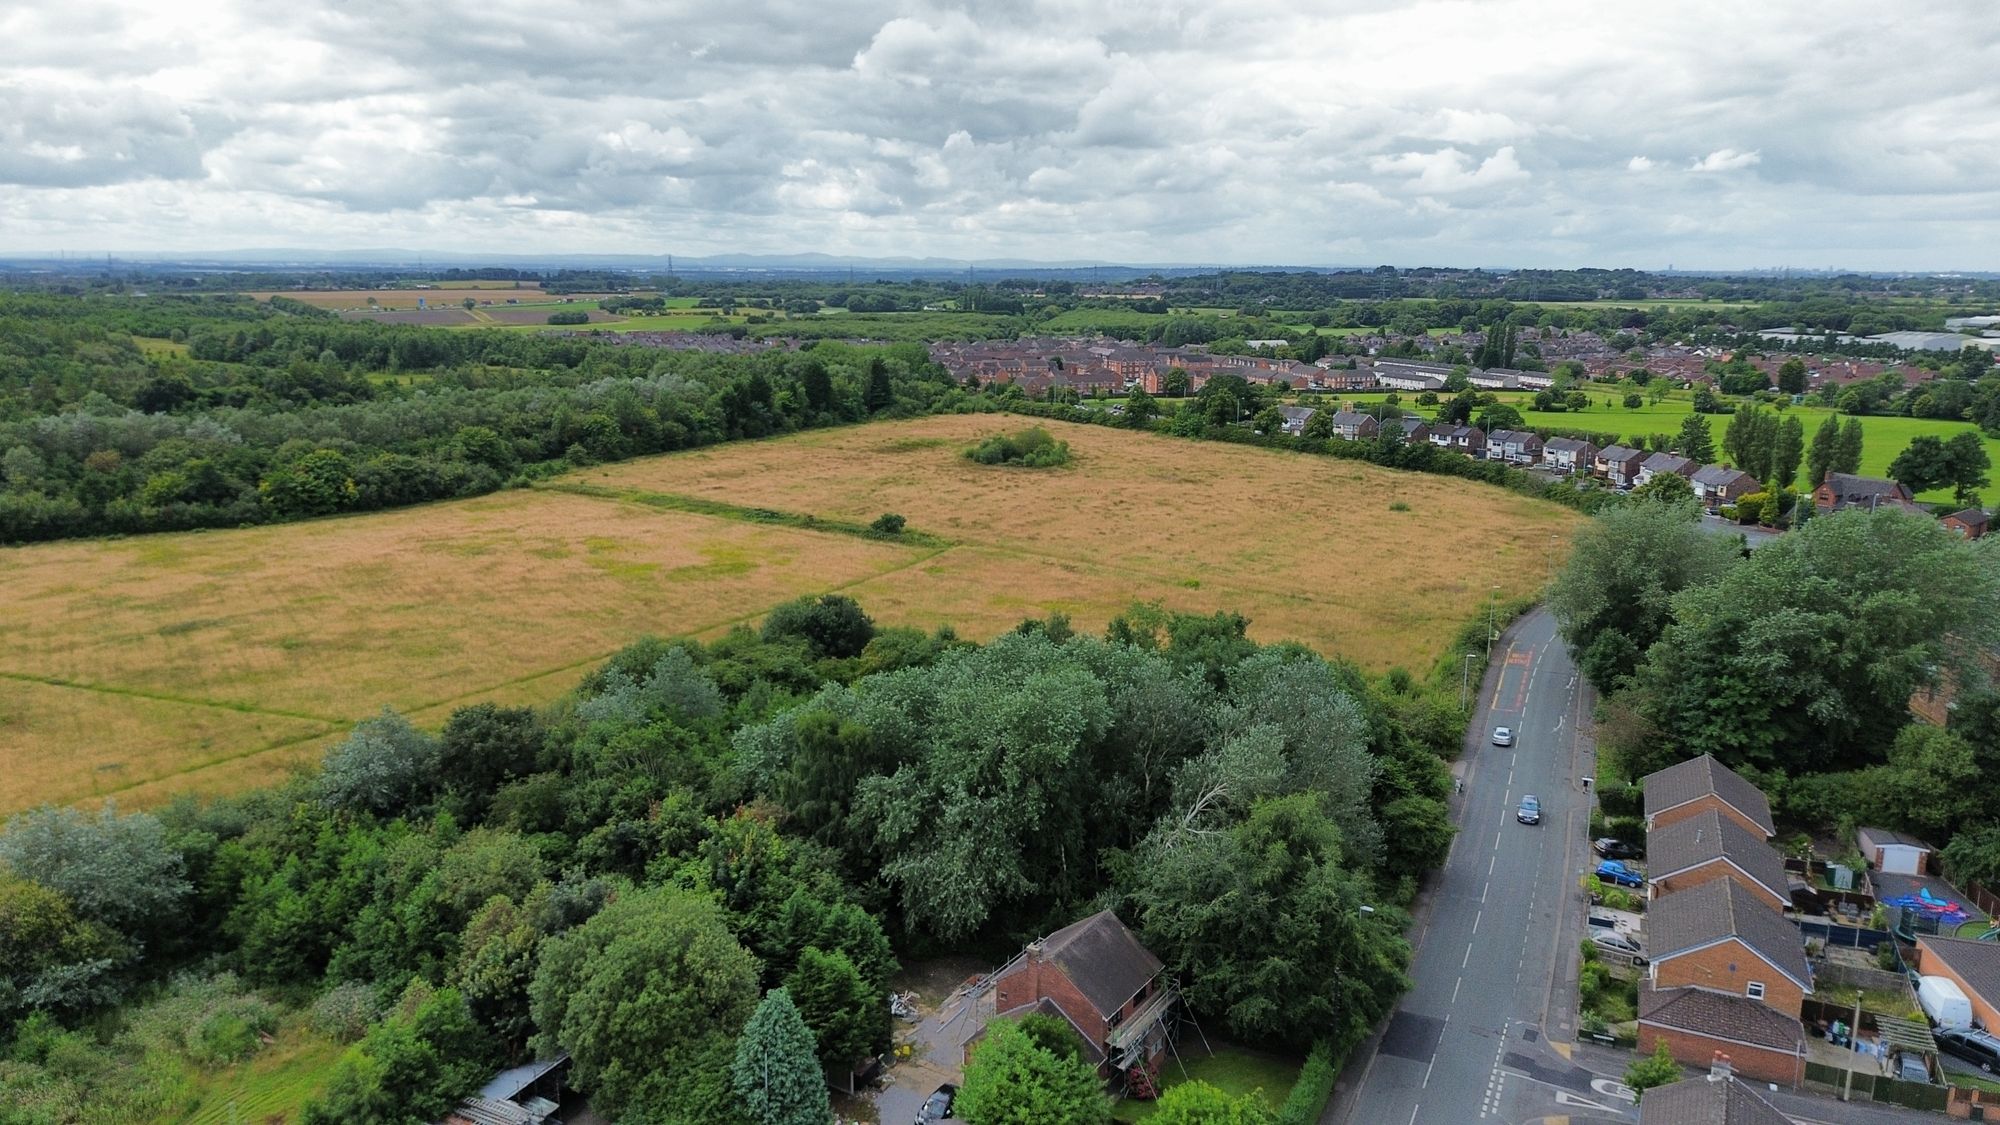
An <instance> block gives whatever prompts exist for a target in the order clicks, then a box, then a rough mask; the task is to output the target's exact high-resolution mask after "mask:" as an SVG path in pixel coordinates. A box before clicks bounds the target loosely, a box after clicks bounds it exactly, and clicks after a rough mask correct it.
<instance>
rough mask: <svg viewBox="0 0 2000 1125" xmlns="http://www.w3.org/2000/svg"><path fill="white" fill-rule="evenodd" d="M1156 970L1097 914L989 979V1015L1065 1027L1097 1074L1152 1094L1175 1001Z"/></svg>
mask: <svg viewBox="0 0 2000 1125" xmlns="http://www.w3.org/2000/svg"><path fill="white" fill-rule="evenodd" d="M1162 967H1163V966H1162V965H1161V964H1160V959H1159V958H1158V957H1155V956H1153V954H1152V953H1151V952H1150V951H1148V950H1147V949H1146V947H1145V946H1143V945H1140V944H1139V939H1138V938H1136V937H1134V936H1132V931H1131V930H1128V929H1126V928H1125V923H1123V922H1120V921H1119V920H1118V916H1117V915H1116V914H1113V913H1112V912H1111V911H1109V910H1104V911H1100V912H1098V913H1096V914H1093V915H1091V916H1090V917H1088V918H1085V919H1083V920H1081V921H1078V922H1073V923H1071V924H1069V925H1067V926H1064V927H1063V928H1062V929H1060V930H1057V931H1056V932H1055V933H1052V934H1050V935H1049V936H1047V937H1045V938H1043V939H1041V940H1040V941H1037V942H1034V943H1032V944H1030V945H1029V946H1028V948H1027V949H1025V950H1023V951H1022V952H1021V954H1020V956H1018V957H1016V958H1014V960H1012V961H1010V962H1008V964H1007V965H1006V966H1005V967H1004V968H1002V969H1001V970H1000V971H999V972H998V973H996V974H995V975H994V984H993V989H994V994H993V1011H994V1015H995V1017H997V1018H1006V1017H1009V1016H1021V1015H1026V1014H1027V1013H1029V1012H1042V1013H1045V1014H1048V1015H1053V1016H1055V1017H1057V1018H1059V1019H1062V1020H1065V1021H1067V1022H1068V1023H1069V1025H1070V1026H1071V1027H1072V1028H1074V1029H1075V1030H1076V1033H1077V1036H1078V1037H1079V1038H1081V1039H1082V1040H1083V1044H1084V1048H1085V1051H1086V1054H1087V1055H1088V1056H1089V1058H1090V1060H1091V1062H1093V1063H1095V1064H1096V1065H1097V1068H1098V1073H1099V1074H1100V1075H1101V1076H1103V1077H1105V1078H1118V1079H1120V1080H1122V1081H1123V1083H1124V1085H1125V1088H1126V1089H1128V1090H1130V1091H1131V1092H1133V1093H1134V1094H1136V1095H1138V1096H1151V1093H1152V1092H1153V1091H1154V1090H1155V1089H1156V1088H1157V1082H1158V1078H1159V1070H1160V1063H1161V1060H1162V1058H1163V1057H1164V1055H1165V1053H1166V1051H1167V1046H1168V1044H1167V1038H1168V1035H1169V1034H1170V1031H1171V1023H1170V1019H1171V1017H1172V1016H1173V1014H1174V1007H1175V1004H1176V1003H1177V1002H1178V1000H1179V994H1178V993H1176V992H1175V991H1174V989H1173V986H1172V985H1171V984H1170V983H1168V982H1167V981H1166V980H1164V979H1163V976H1162V973H1161V969H1162ZM982 1034H983V1032H982ZM977 1040H978V1037H976V1036H975V1037H974V1039H973V1040H972V1042H971V1043H968V1044H967V1046H966V1055H967V1057H968V1058H970V1056H971V1052H972V1050H973V1047H974V1044H976V1043H977Z"/></svg>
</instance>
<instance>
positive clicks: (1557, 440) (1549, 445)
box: [1542, 437, 1596, 453]
mask: <svg viewBox="0 0 2000 1125" xmlns="http://www.w3.org/2000/svg"><path fill="white" fill-rule="evenodd" d="M1542 448H1544V449H1547V450H1548V451H1549V452H1550V453H1582V452H1583V451H1584V450H1586V449H1595V448H1596V447H1595V446H1593V445H1591V444H1590V443H1589V442H1587V441H1584V440H1583V439H1582V438H1573V437H1552V438H1550V439H1549V440H1548V441H1547V442H1546V443H1544V445H1543V447H1542Z"/></svg>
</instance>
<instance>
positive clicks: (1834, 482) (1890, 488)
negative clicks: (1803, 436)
mask: <svg viewBox="0 0 2000 1125" xmlns="http://www.w3.org/2000/svg"><path fill="white" fill-rule="evenodd" d="M1825 487H1826V488H1827V489H1829V490H1830V491H1832V493H1833V506H1834V508H1835V509H1836V510H1838V509H1841V508H1845V507H1847V506H1849V505H1872V504H1879V503H1895V504H1908V503H1909V502H1910V490H1909V489H1907V488H1904V487H1903V485H1902V483H1901V482H1899V481H1893V480H1882V479H1881V478H1879V477H1858V476H1855V475H1853V474H1852V473H1828V474H1826V485H1825Z"/></svg>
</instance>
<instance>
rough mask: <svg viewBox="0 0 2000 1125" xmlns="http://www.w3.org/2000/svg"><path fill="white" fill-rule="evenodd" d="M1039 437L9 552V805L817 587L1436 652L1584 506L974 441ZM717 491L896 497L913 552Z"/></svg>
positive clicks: (1384, 662)
mask: <svg viewBox="0 0 2000 1125" xmlns="http://www.w3.org/2000/svg"><path fill="white" fill-rule="evenodd" d="M1028 424H1031V422H1030V420H1028V419H1023V418H1018V417H1010V416H1003V415H969V416H952V417H939V418H927V419H920V420H915V421H910V422H894V423H879V424H874V425H868V426H860V427H852V428H847V429H840V430H827V431H819V432H815V433H811V434H806V435H801V436H796V437H789V438H782V439H776V440H771V441H763V442H754V443H738V444H735V445H728V446H719V447H716V448H713V449H709V450H703V451H697V452H693V453H683V454H674V455H670V456H665V457H656V458H650V459H647V460H643V461H632V462H627V463H624V464H619V465H609V466H602V467H599V468H594V469H590V470H585V471H581V472H578V473H574V474H571V475H570V476H568V477H564V478H561V479H559V480H557V481H554V482H551V483H550V484H549V485H548V486H546V487H543V488H538V489H536V490H533V491H515V492H507V493H501V494H497V495H493V496H487V497H481V498H477V499H472V500H465V501H458V502H453V503H447V504H434V505H428V506H424V507H420V508H412V509H406V510H403V511H397V512H386V513H378V514H371V515H365V516H355V517H349V518H342V519H329V520H320V521H314V522H310V523H303V524H289V525H279V526H274V527H263V528H251V529H244V530H235V531H211V532H202V533H190V534H173V535H156V536H147V537H141V538H132V539H122V540H105V541H90V542H74V543H55V544H45V545H38V546H32V547H22V548H13V549H0V571H4V572H5V574H6V575H7V580H6V581H5V582H4V583H0V635H4V636H5V637H6V638H7V640H8V643H7V644H6V645H5V646H0V813H4V812H8V811H13V810H17V809H21V808H25V807H29V806H32V805H36V804H40V803H43V802H50V801H53V802H58V803H61V802H77V801H93V800H96V799H98V798H101V797H107V796H109V797H115V798H117V799H118V800H119V801H120V802H121V803H122V804H126V805H144V804H151V803H156V802H158V801H161V800H164V799H166V798H168V797H170V796H172V795H173V794H175V793H177V792H182V791H188V790H201V791H228V790H235V789H241V788H244V787H247V786H251V785H256V784H262V783H267V782H269V781H271V780H274V779H275V778H277V777H279V776H281V775H282V774H283V773H284V772H285V771H287V770H289V769H291V768H292V767H293V766H295V765H297V764H299V763H302V762H306V761H310V760H313V759H316V758H317V757H318V755H319V754H321V753H322V752H323V751H324V749H325V747H326V746H327V745H328V744H329V742H331V741H332V740H334V739H337V738H339V737H340V736H341V735H342V734H343V733H344V732H345V730H346V729H347V728H348V727H349V726H350V725H351V724H353V723H354V722H355V721H357V720H359V719H362V718H365V717H367V716H368V715H370V714H372V713H374V712H376V711H377V710H379V709H380V708H381V707H383V706H391V707H394V708H396V709H398V710H400V711H403V712H405V713H407V714H410V715H411V716H412V717H413V718H414V719H415V720H416V721H418V722H419V723H421V724H424V725H429V726H437V725H441V724H442V723H443V721H444V719H445V717H446V715H448V714H449V712H450V710H451V709H452V708H454V707H457V706H461V705H464V704H466V703H471V702H477V701H480V700H486V699H492V700H496V701H500V702H506V703H517V704H518V703H528V702H545V701H547V700H550V699H553V698H555V697H556V696H558V695H560V694H562V693H563V692H565V691H567V690H569V688H570V687H572V686H573V685H574V683H575V682H576V680H577V679H578V677H579V676H580V675H581V673H582V671H583V670H584V669H585V668H587V667H589V666H590V665H592V664H594V663H595V662H597V661H599V660H602V659H603V658H604V657H605V656H607V655H609V654H610V653H611V652H613V651H615V650H616V649H618V648H619V647H621V646H623V645H624V644H626V643H628V642H630V641H631V640H632V639H634V638H635V637H637V636H639V635H641V634H644V633H655V634H661V635H674V634H696V635H704V636H713V635H715V634H718V633H720V632H722V631H723V630H725V629H727V628H728V627H729V626H731V625H733V624H736V623H739V622H752V621H754V620H756V619H757V618H759V617H761V616H762V615H763V613H764V612H765V611H766V610H768V609H769V608H770V607H771V606H772V605H774V604H776V603H778V602H780V601H784V600H786V599H788V598H792V597H796V596H798V595H800V594H806V593H821V592H827V591H839V592H842V593H846V594H848V595H850V596H852V597H854V598H856V599H858V600H859V601H860V602H861V604H862V605H863V606H864V607H865V608H866V609H867V611H868V612H869V613H870V614H871V615H873V616H874V617H875V618H876V620H877V621H879V622H882V623H885V624H896V625H915V626H920V627H925V628H929V627H933V626H935V625H939V624H944V623H951V624H952V625H954V626H955V627H956V628H957V629H958V630H959V631H960V633H961V634H963V635H967V636H973V637H978V638H982V639H983V638H985V637H987V636H990V635H992V634H995V633H998V632H1001V631H1003V630H1005V629H1009V628H1011V627H1013V626H1014V625H1015V624H1017V623H1018V622H1019V621H1020V620H1021V619H1022V618H1024V617H1029V616H1037V617H1039V616H1045V615H1047V614H1048V613H1051V612H1062V613H1066V614H1068V615H1069V616H1070V618H1071V619H1072V621H1073V622H1074V623H1075V626H1076V627H1077V628H1078V629H1079V630H1084V631H1098V630H1101V629H1102V628H1103V627H1104V624H1105V623H1106V621H1108V620H1109V619H1110V618H1111V617H1112V616H1114V615H1116V614H1117V613H1119V612H1120V611H1121V610H1123V609H1124V608H1125V607H1126V606H1128V605H1129V604H1131V603H1132V602H1134V601H1140V600H1158V601H1160V602H1163V603H1165V604H1166V605H1167V606H1168V607H1170V608H1173V609H1178V610H1187V611H1197V612H1208V611H1211V610H1215V609H1229V610H1233V611H1236V612H1240V613H1243V614H1245V615H1246V616H1248V617H1250V618H1251V621H1252V624H1251V632H1252V634H1253V635H1254V636H1256V637H1257V638H1258V639H1260V640H1267V641H1268V640H1279V639H1295V640H1298V641H1301V642H1304V643H1305V644H1308V645H1310V646H1312V647H1314V648H1316V649H1319V650H1321V651H1324V652H1327V653H1330V654H1334V655H1338V656H1345V657H1348V658H1350V659H1353V660H1355V661H1357V662H1358V663H1360V664H1362V665H1364V666H1366V667H1369V668H1371V669H1376V670H1379V669H1382V668H1385V667H1388V666H1390V665H1397V664H1400V665H1403V666H1406V667H1410V668H1412V669H1418V668H1421V667H1424V666H1427V665H1428V664H1429V663H1430V662H1431V661H1432V660H1434V659H1436V658H1437V656H1438V655H1439V654H1440V652H1441V650H1442V648H1443V647H1444V646H1445V644H1446V643H1447V642H1448V640H1449V638H1450V636H1451V635H1452V634H1453V633H1454V632H1455V631H1456V630H1457V629H1458V628H1459V627H1460V626H1461V625H1462V624H1463V623H1464V622H1466V621H1467V620H1469V619H1471V618H1472V617H1474V616H1476V615H1477V614H1478V613H1479V612H1480V611H1481V610H1482V609H1483V608H1484V607H1485V606H1486V605H1487V603H1488V601H1489V599H1490V598H1491V597H1492V596H1493V595H1494V590H1493V587H1494V586H1495V585H1496V584H1497V585H1498V586H1499V587H1500V589H1499V591H1498V595H1499V596H1500V597H1501V598H1503V599H1506V598H1512V597H1516V596H1519V595H1522V594H1526V593H1528V592H1529V591H1530V590H1532V589H1533V588H1535V587H1536V586H1538V585H1539V584H1540V583H1541V582H1542V580H1543V578H1544V576H1545V574H1546V573H1547V568H1548V567H1549V566H1550V565H1551V561H1552V560H1551V556H1552V554H1554V555H1555V558H1554V560H1553V561H1555V562H1559V561H1560V557H1559V554H1558V553H1559V552H1560V551H1561V550H1562V549H1563V544H1564V542H1565V541H1566V539H1567V536H1568V532H1569V530H1570V529H1571V528H1572V527H1573V526H1574V525H1575V523H1576V522H1577V519H1578V517H1577V516H1576V515H1575V514H1574V513H1571V512H1569V511H1568V510H1566V509H1562V508H1559V507H1556V506H1554V505H1550V504H1546V503H1542V502H1539V501H1534V500H1530V499H1527V498H1524V497H1521V496H1518V495H1515V494H1513V493H1510V492H1507V491H1504V490H1502V489H1498V488H1494V487H1490V486H1487V485H1481V484H1475V483H1471V482H1467V481H1459V480H1454V479H1450V478H1445V477H1436V476H1425V475H1420V474H1413V473H1397V472H1391V471H1387V470H1382V469H1377V468H1374V467H1372V466H1368V465H1362V464H1357V463H1353V462H1344V461H1335V460H1331V459H1327V458H1319V457H1307V456H1300V455H1295V454H1285V453H1276V452H1270V451H1265V450H1258V449H1251V448H1244V447H1238V446H1229V445H1223V444H1219V443H1209V442H1191V441H1183V440H1176V439H1171V438H1166V437H1160V436H1154V435H1146V434H1134V433H1129V432H1125V431H1120V430H1112V429H1107V428H1103V427H1094V426H1079V425H1066V424H1062V423H1045V425H1046V426H1047V428H1049V429H1050V430H1051V431H1052V432H1053V433H1055V435H1056V436H1057V437H1059V438H1061V439H1063V440H1065V441H1068V442H1069V443H1070V446H1071V449H1072V452H1073V460H1072V462H1071V463H1070V464H1069V465H1068V466H1065V467H1062V468H1056V469H1023V468H1012V467H997V466H983V465H977V464H974V463H972V462H970V461H967V460H965V459H964V458H963V457H961V456H960V451H961V450H962V449H963V448H965V447H966V446H968V445H971V444H973V443H975V442H976V441H977V440H979V439H980V438H982V437H984V436H986V435H988V434H992V433H996V432H1003V431H1009V430H1016V429H1020V428H1022V427H1023V426H1025V425H1028ZM572 489H586V490H588V491H587V492H577V491H571V490H572ZM1392 505H1397V506H1398V507H1397V508H1392ZM688 507H693V508H695V509H698V510H694V511H691V510H686V508H688ZM730 509H745V510H747V509H768V510H775V511H778V512H784V513H792V514H795V515H811V516H814V517H816V518H818V519H820V520H824V521H829V522H832V521H840V522H844V523H848V524H866V523H867V522H869V521H870V520H873V519H874V518H875V517H876V516H877V515H879V514H881V513H883V512H897V513H900V514H902V515H903V516H904V517H906V518H907V519H908V521H909V529H910V531H911V532H921V533H924V536H925V538H924V539H922V540H920V541H918V542H895V541H885V540H877V539H870V538H865V537H861V536H857V535H854V534H849V533H844V532H842V531H839V530H831V529H812V528H806V527H798V526H785V525H774V524H771V523H764V522H756V521H754V520H751V519H745V518H740V515H741V514H742V513H740V512H739V513H738V515H732V514H730Z"/></svg>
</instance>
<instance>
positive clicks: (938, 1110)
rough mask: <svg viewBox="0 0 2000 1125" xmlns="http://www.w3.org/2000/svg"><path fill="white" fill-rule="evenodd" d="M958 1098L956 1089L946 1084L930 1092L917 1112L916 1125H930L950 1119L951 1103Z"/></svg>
mask: <svg viewBox="0 0 2000 1125" xmlns="http://www.w3.org/2000/svg"><path fill="white" fill-rule="evenodd" d="M957 1097H958V1087H956V1086H954V1085H952V1084H951V1083H949V1082H947V1083H945V1084H944V1085H942V1086H939V1087H938V1088H937V1089H935V1090H933V1091H931V1096H930V1097H928V1098H925V1099H924V1107H923V1108H922V1109H920V1110H918V1111H917V1122H916V1125H931V1122H933V1121H943V1120H946V1119H947V1118H950V1117H951V1103H952V1102H953V1101H954V1100H956V1099H957Z"/></svg>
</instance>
